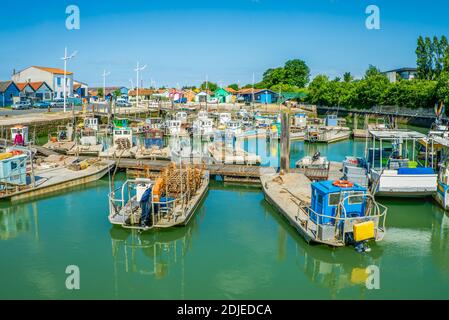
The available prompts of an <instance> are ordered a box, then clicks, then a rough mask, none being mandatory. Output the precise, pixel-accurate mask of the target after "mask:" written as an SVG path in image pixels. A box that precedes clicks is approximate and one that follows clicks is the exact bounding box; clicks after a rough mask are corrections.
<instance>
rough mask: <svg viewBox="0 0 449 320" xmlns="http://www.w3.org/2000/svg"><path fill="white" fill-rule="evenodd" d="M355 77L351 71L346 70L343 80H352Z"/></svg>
mask: <svg viewBox="0 0 449 320" xmlns="http://www.w3.org/2000/svg"><path fill="white" fill-rule="evenodd" d="M353 79H354V77H353V76H352V74H351V72H345V73H344V74H343V81H344V82H351V81H352V80H353Z"/></svg>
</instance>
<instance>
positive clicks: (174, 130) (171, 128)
mask: <svg viewBox="0 0 449 320" xmlns="http://www.w3.org/2000/svg"><path fill="white" fill-rule="evenodd" d="M166 135H168V136H172V137H173V136H187V131H186V130H185V129H184V128H183V127H182V122H181V121H180V120H168V121H167V122H166Z"/></svg>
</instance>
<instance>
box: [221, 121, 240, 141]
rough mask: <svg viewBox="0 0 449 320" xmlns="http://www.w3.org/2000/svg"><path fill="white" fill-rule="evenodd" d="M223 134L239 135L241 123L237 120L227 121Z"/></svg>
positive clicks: (228, 135)
mask: <svg viewBox="0 0 449 320" xmlns="http://www.w3.org/2000/svg"><path fill="white" fill-rule="evenodd" d="M225 134H226V136H227V137H236V138H237V137H239V136H240V135H241V134H242V123H241V122H240V121H238V120H231V121H228V123H227V124H226V131H225Z"/></svg>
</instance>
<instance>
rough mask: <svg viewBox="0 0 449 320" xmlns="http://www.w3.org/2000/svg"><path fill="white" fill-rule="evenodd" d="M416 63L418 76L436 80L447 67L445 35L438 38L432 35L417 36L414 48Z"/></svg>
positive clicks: (447, 46) (447, 55)
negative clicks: (431, 36)
mask: <svg viewBox="0 0 449 320" xmlns="http://www.w3.org/2000/svg"><path fill="white" fill-rule="evenodd" d="M416 64H417V66H418V78H419V79H423V80H437V79H438V78H439V76H440V75H441V72H443V70H446V71H447V70H448V69H449V44H448V40H447V38H446V36H442V37H441V38H440V39H438V37H437V36H434V37H433V39H431V38H430V37H426V38H423V37H422V36H420V37H419V38H418V44H417V48H416Z"/></svg>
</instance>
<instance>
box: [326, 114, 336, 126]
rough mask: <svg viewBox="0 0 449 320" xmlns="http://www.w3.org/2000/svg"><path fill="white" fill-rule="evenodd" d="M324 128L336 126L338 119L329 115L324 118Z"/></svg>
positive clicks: (333, 115) (334, 115)
mask: <svg viewBox="0 0 449 320" xmlns="http://www.w3.org/2000/svg"><path fill="white" fill-rule="evenodd" d="M326 126H328V127H337V126H338V118H337V115H336V114H329V115H327V116H326Z"/></svg>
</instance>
